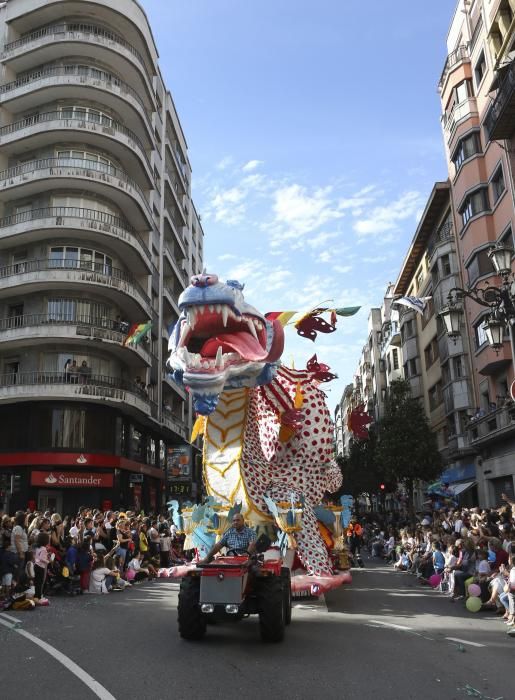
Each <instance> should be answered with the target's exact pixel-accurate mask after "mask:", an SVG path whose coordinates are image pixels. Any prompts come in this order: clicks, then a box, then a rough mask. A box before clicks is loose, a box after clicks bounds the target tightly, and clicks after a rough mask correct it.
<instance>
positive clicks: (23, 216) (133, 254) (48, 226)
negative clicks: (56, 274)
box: [0, 207, 152, 274]
mask: <svg viewBox="0 0 515 700" xmlns="http://www.w3.org/2000/svg"><path fill="white" fill-rule="evenodd" d="M68 231H72V232H73V234H74V240H77V241H78V240H79V236H83V237H84V238H85V239H86V240H87V241H88V243H90V244H91V245H97V246H98V247H99V248H102V246H103V245H105V243H106V240H109V244H110V247H111V248H112V249H113V251H116V252H119V254H120V257H123V259H124V260H125V261H126V263H127V267H128V268H129V269H131V270H133V271H135V272H137V273H140V274H147V273H148V272H149V270H150V269H151V262H152V261H151V256H150V252H149V249H148V246H147V244H146V243H145V241H144V240H143V239H142V238H141V236H140V235H139V234H138V233H137V232H136V231H135V229H134V228H133V227H132V226H131V225H130V224H129V223H128V222H127V221H126V220H125V219H122V218H121V217H118V216H114V215H113V214H107V213H105V212H101V211H98V210H96V209H83V208H80V207H45V208H44V209H31V210H30V211H24V212H21V213H19V214H13V215H12V216H6V217H4V218H3V219H0V249H1V248H2V247H12V245H13V243H14V242H16V245H26V244H29V243H33V242H36V241H48V239H50V238H52V237H60V238H62V237H63V235H64V234H66V232H68Z"/></svg>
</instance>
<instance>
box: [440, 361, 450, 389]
mask: <svg viewBox="0 0 515 700" xmlns="http://www.w3.org/2000/svg"><path fill="white" fill-rule="evenodd" d="M450 381H451V373H450V370H449V363H448V362H446V363H445V364H443V365H442V383H443V384H444V385H445V384H449V382H450Z"/></svg>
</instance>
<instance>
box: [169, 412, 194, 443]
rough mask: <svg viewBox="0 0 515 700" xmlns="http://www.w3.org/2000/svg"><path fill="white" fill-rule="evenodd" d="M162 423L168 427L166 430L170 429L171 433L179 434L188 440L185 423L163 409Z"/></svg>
mask: <svg viewBox="0 0 515 700" xmlns="http://www.w3.org/2000/svg"><path fill="white" fill-rule="evenodd" d="M163 425H164V426H165V427H166V428H168V430H171V431H172V432H173V433H177V435H180V436H181V437H182V438H184V439H185V440H188V437H189V436H188V432H187V428H186V424H185V423H184V422H183V421H182V420H179V419H178V418H176V417H175V416H174V415H173V414H172V413H170V412H169V411H163Z"/></svg>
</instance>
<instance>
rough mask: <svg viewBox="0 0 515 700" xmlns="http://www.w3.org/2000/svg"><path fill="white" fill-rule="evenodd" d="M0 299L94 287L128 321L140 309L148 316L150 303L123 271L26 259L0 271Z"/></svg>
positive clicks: (75, 262) (136, 314) (66, 262)
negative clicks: (50, 290) (118, 309)
mask: <svg viewBox="0 0 515 700" xmlns="http://www.w3.org/2000/svg"><path fill="white" fill-rule="evenodd" d="M0 280H1V285H0V298H3V299H5V298H8V297H9V296H12V295H13V294H16V295H22V294H34V293H35V292H38V291H40V290H41V291H43V290H48V289H52V290H53V291H54V292H55V291H56V289H57V288H59V289H60V290H65V289H78V290H80V289H81V288H83V286H84V285H88V286H89V287H91V285H96V286H98V287H100V288H101V289H102V293H103V296H105V297H106V298H108V299H110V300H112V301H113V303H114V304H117V305H118V306H119V307H120V308H122V309H124V311H125V312H126V315H127V316H128V317H130V318H138V317H140V316H141V311H142V309H143V311H144V313H145V315H146V316H150V306H149V303H150V300H149V297H148V295H147V293H146V292H145V291H144V290H143V288H142V287H141V285H140V284H139V283H138V282H136V280H135V279H134V278H133V277H132V275H129V274H128V273H126V272H124V271H123V270H118V269H116V268H114V267H109V266H108V265H103V264H101V263H98V264H97V263H85V262H83V261H80V260H50V259H45V260H27V261H26V262H22V263H17V264H15V265H8V266H6V267H1V268H0Z"/></svg>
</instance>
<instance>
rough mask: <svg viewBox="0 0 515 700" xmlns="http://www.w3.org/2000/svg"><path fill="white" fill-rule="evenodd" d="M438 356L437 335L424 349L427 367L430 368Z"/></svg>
mask: <svg viewBox="0 0 515 700" xmlns="http://www.w3.org/2000/svg"><path fill="white" fill-rule="evenodd" d="M438 357H439V354H438V343H437V340H436V336H435V337H434V338H433V340H432V341H431V342H430V343H429V345H427V346H426V348H425V349H424V359H425V362H426V369H429V367H431V365H432V364H433V363H434V362H435V361H436V360H437V359H438Z"/></svg>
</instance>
